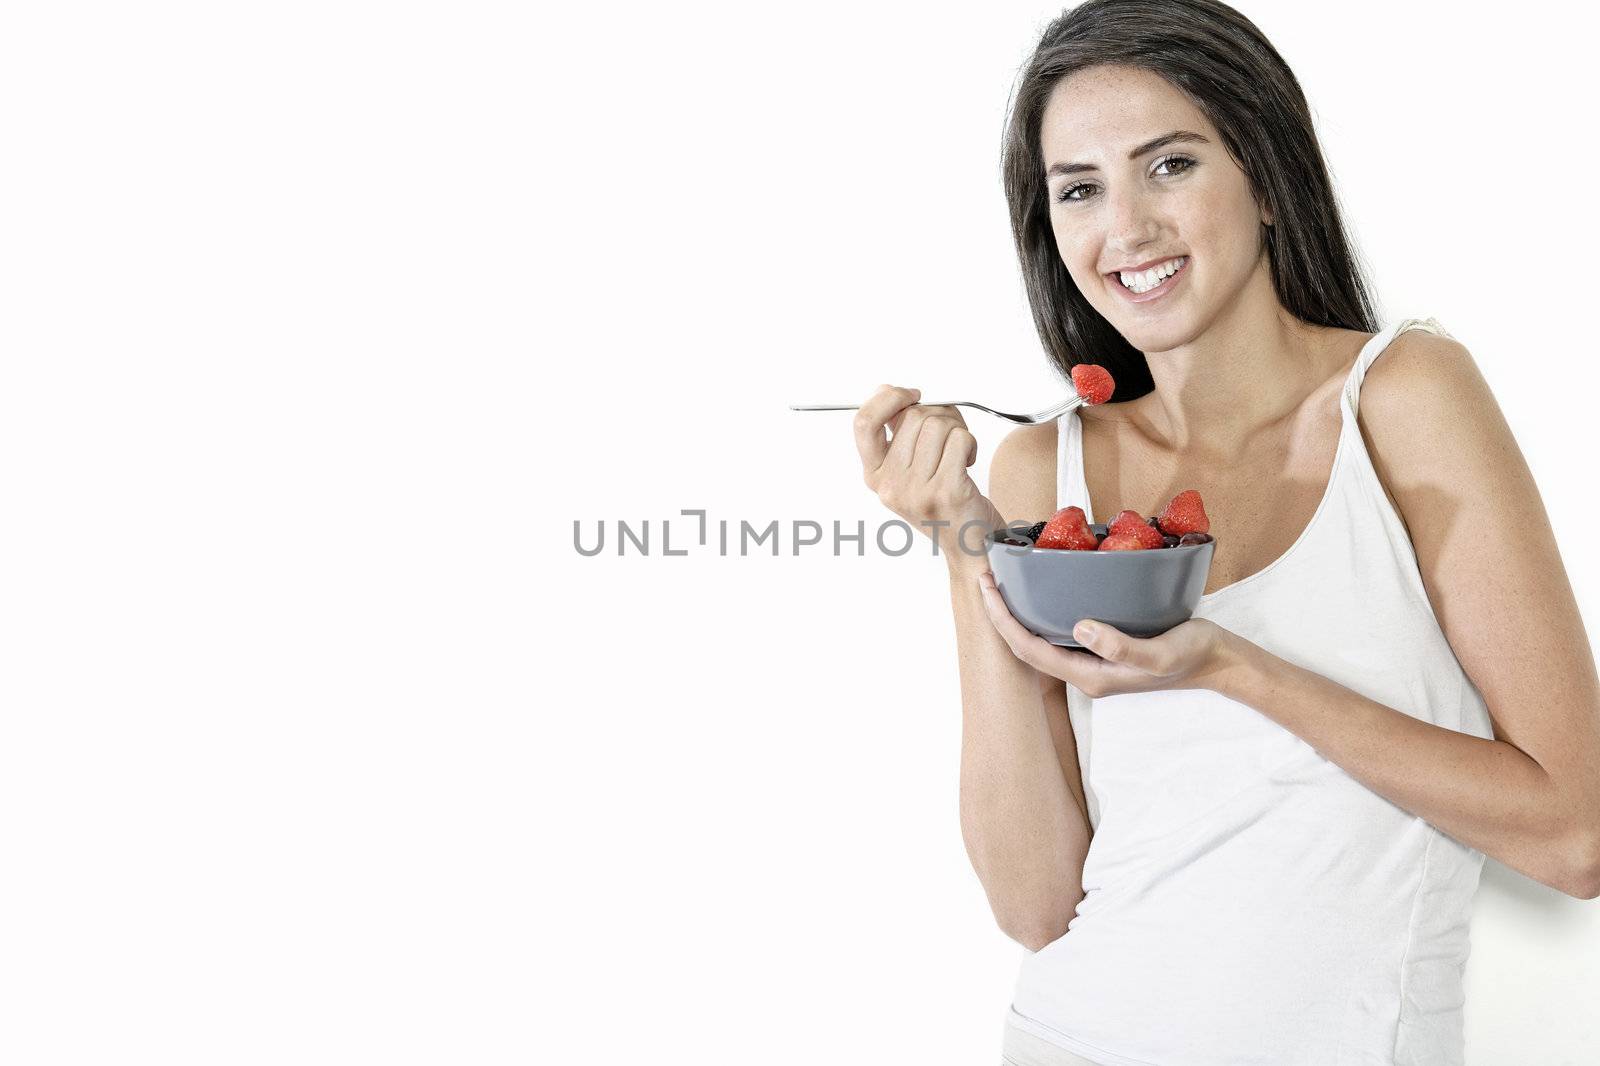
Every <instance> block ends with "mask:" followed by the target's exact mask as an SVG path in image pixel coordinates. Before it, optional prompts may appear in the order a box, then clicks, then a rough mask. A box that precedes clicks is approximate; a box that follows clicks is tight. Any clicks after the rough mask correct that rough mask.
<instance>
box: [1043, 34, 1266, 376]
mask: <svg viewBox="0 0 1600 1066" xmlns="http://www.w3.org/2000/svg"><path fill="white" fill-rule="evenodd" d="M1175 133H1176V134H1179V135H1180V136H1179V138H1177V139H1169V138H1168V135H1169V134H1175ZM1184 134H1189V135H1198V136H1183V135H1184ZM1200 138H1203V140H1201V139H1200ZM1158 141H1160V143H1157V142H1158ZM1040 146H1041V148H1042V149H1043V152H1044V165H1045V168H1046V175H1047V177H1046V182H1047V195H1048V197H1049V204H1050V225H1051V228H1052V229H1053V230H1054V231H1055V238H1056V248H1057V250H1058V251H1059V253H1060V255H1061V261H1062V262H1063V263H1065V264H1066V267H1067V270H1068V272H1070V273H1071V275H1072V280H1073V281H1075V282H1076V283H1077V285H1078V290H1079V291H1080V292H1082V293H1083V295H1084V297H1085V298H1086V299H1087V300H1088V301H1089V303H1090V305H1091V306H1093V307H1094V309H1095V310H1097V311H1099V312H1100V313H1101V314H1102V315H1103V316H1105V319H1106V321H1108V322H1110V323H1111V325H1112V326H1114V327H1115V328H1116V330H1117V331H1118V332H1119V333H1121V334H1122V336H1123V337H1124V338H1126V339H1127V341H1128V343H1130V344H1132V345H1133V346H1134V347H1135V348H1137V349H1139V350H1140V351H1143V352H1163V351H1168V350H1170V349H1172V348H1176V347H1177V346H1179V345H1181V344H1184V343H1186V342H1187V341H1189V340H1191V339H1192V338H1194V337H1196V336H1198V335H1200V334H1201V333H1203V332H1204V331H1205V329H1206V327H1207V326H1208V325H1209V324H1210V323H1211V322H1212V321H1213V320H1214V319H1216V318H1217V317H1218V315H1219V314H1220V313H1222V312H1223V311H1225V310H1227V309H1228V308H1229V307H1231V306H1232V305H1233V303H1234V301H1235V300H1236V299H1237V298H1238V296H1239V294H1240V293H1241V292H1243V291H1244V290H1245V289H1246V287H1247V286H1249V285H1251V284H1256V285H1265V286H1266V290H1265V291H1266V293H1267V294H1268V295H1269V296H1271V293H1272V288H1271V274H1270V269H1269V267H1268V265H1267V259H1266V256H1265V254H1264V248H1265V245H1264V243H1263V231H1262V228H1261V227H1262V223H1263V222H1265V221H1267V220H1268V219H1269V217H1270V216H1268V215H1266V214H1265V213H1264V212H1263V211H1262V210H1261V209H1260V208H1259V207H1258V206H1257V204H1256V202H1255V199H1254V197H1253V196H1252V194H1251V192H1250V183H1249V180H1248V179H1247V178H1246V177H1245V175H1244V172H1243V171H1242V170H1240V169H1239V167H1238V166H1237V165H1236V164H1235V163H1234V161H1233V159H1232V157H1231V156H1229V155H1228V151H1227V149H1226V148H1225V147H1224V146H1223V143H1222V138H1221V136H1219V135H1218V133H1217V131H1216V128H1215V127H1214V126H1212V124H1211V122H1210V120H1208V119H1207V118H1206V116H1205V113H1204V112H1203V111H1201V110H1200V109H1199V108H1197V107H1196V106H1195V105H1194V104H1193V103H1191V102H1190V100H1189V98H1188V97H1187V96H1185V95H1184V94H1183V93H1182V92H1180V91H1179V90H1178V89H1176V88H1174V87H1173V86H1172V85H1171V84H1170V83H1169V82H1167V81H1166V80H1165V79H1163V78H1161V77H1160V76H1159V75H1156V74H1152V73H1151V72H1149V71H1146V70H1140V69H1136V68H1131V67H1121V66H1099V67H1091V68H1088V69H1086V70H1081V71H1079V72H1077V73H1076V74H1073V75H1071V76H1070V77H1067V78H1064V79H1062V80H1061V81H1060V82H1058V83H1057V84H1056V86H1055V88H1054V90H1053V91H1052V92H1051V94H1050V98H1049V100H1048V101H1047V103H1046V106H1045V111H1044V118H1043V122H1042V124H1041V129H1040ZM1130 153H1137V154H1136V155H1134V156H1133V157H1131V158H1130ZM1173 259H1180V260H1181V267H1180V269H1179V270H1178V272H1177V273H1176V274H1173V275H1172V276H1171V277H1170V278H1168V279H1166V280H1165V281H1163V282H1161V284H1160V285H1159V287H1158V288H1156V289H1153V290H1151V291H1148V292H1144V293H1141V292H1139V291H1136V290H1139V289H1144V288H1145V287H1146V286H1147V285H1148V284H1149V282H1150V280H1151V278H1150V276H1149V275H1145V276H1143V277H1133V276H1129V277H1128V280H1129V281H1132V282H1133V284H1134V288H1133V289H1130V288H1129V287H1128V286H1127V285H1125V284H1124V282H1123V280H1122V278H1121V277H1120V276H1119V272H1120V271H1122V270H1125V269H1127V268H1130V267H1133V268H1139V269H1141V270H1149V269H1154V268H1156V267H1163V269H1165V270H1171V264H1170V262H1169V261H1171V260H1173ZM1156 280H1159V279H1156ZM1274 299H1275V298H1274Z"/></svg>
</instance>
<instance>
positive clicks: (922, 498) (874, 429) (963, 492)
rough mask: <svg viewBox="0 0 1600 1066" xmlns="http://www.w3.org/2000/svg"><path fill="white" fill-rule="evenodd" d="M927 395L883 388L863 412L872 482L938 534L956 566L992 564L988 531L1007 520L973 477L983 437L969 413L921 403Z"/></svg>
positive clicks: (860, 438) (860, 429)
mask: <svg viewBox="0 0 1600 1066" xmlns="http://www.w3.org/2000/svg"><path fill="white" fill-rule="evenodd" d="M921 398H922V393H921V391H919V390H917V389H902V388H896V387H895V386H893V385H880V386H879V387H878V390H877V391H876V392H874V393H873V394H872V395H871V396H869V397H868V398H867V400H866V402H864V403H863V404H862V405H861V409H860V410H859V411H857V412H856V417H855V435H856V450H857V451H859V452H860V453H861V466H862V472H863V473H864V475H865V477H866V482H867V487H868V488H869V489H871V490H872V491H873V492H876V493H877V494H878V499H880V500H882V501H883V504H884V506H885V507H887V508H889V510H891V511H893V512H894V513H895V514H897V515H899V516H900V517H901V518H903V519H905V520H906V521H907V522H909V523H910V524H911V525H912V527H913V528H915V529H918V530H920V531H922V532H923V533H926V534H927V535H928V536H930V537H932V538H933V540H934V542H935V543H936V544H937V545H938V550H939V551H940V552H942V553H943V554H944V555H945V556H946V557H947V559H948V561H949V562H950V564H951V565H952V566H956V565H958V564H966V565H968V566H973V567H974V568H976V569H987V568H988V556H987V553H986V552H985V551H984V545H983V537H984V534H986V533H988V532H989V531H990V530H992V529H998V528H1000V527H1001V526H1003V525H1005V519H1004V518H1002V517H1001V516H1000V512H999V511H997V510H995V507H994V504H992V503H990V502H989V500H988V498H987V497H985V496H984V495H983V493H981V492H979V491H978V486H977V485H976V484H975V483H974V482H973V480H972V478H971V477H969V476H968V475H967V467H969V466H971V465H972V464H973V463H974V462H975V461H976V460H977V458H978V441H977V438H976V437H974V436H973V435H972V432H971V430H969V429H967V423H966V420H965V419H963V418H962V417H961V412H959V411H958V410H956V409H955V408H954V407H920V406H916V404H917V401H918V400H920V399H921ZM885 427H887V428H888V430H889V431H890V432H891V433H892V434H893V439H892V441H891V440H890V439H888V438H887V437H886V436H885V434H884V429H885Z"/></svg>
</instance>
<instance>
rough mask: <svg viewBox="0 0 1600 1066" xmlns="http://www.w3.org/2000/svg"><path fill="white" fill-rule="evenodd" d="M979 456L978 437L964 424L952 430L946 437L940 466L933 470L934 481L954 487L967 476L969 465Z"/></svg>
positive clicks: (937, 483) (940, 457)
mask: <svg viewBox="0 0 1600 1066" xmlns="http://www.w3.org/2000/svg"><path fill="white" fill-rule="evenodd" d="M977 457H978V438H976V437H974V436H973V435H972V431H971V430H968V429H966V428H964V427H962V426H956V427H954V428H952V429H951V430H950V434H949V436H947V437H945V439H944V451H943V453H941V454H940V456H939V466H938V467H937V468H936V469H935V470H934V472H933V482H934V484H936V485H943V486H945V487H947V488H950V489H954V488H955V487H956V486H957V485H959V484H961V480H962V479H963V478H965V477H966V476H967V467H969V466H971V465H972V461H973V460H974V459H976V458H977Z"/></svg>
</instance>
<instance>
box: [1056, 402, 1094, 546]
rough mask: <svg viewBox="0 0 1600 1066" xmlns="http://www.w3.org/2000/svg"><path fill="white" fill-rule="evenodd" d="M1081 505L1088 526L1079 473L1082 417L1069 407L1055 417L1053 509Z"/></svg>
mask: <svg viewBox="0 0 1600 1066" xmlns="http://www.w3.org/2000/svg"><path fill="white" fill-rule="evenodd" d="M1063 507H1082V508H1083V513H1084V514H1085V515H1086V516H1088V520H1089V522H1090V524H1091V525H1092V524H1093V523H1094V513H1093V512H1092V511H1091V510H1090V509H1089V486H1088V484H1087V482H1086V480H1085V478H1084V476H1083V420H1082V419H1081V418H1080V417H1078V410H1077V408H1073V409H1072V410H1071V411H1068V412H1067V413H1066V414H1064V415H1062V416H1061V417H1060V418H1058V419H1056V509H1057V510H1060V509H1061V508H1063Z"/></svg>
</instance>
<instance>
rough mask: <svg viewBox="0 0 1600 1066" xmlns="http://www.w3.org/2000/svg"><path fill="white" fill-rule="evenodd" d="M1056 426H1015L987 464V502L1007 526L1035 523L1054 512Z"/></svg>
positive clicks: (1054, 424)
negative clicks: (1003, 519) (993, 507)
mask: <svg viewBox="0 0 1600 1066" xmlns="http://www.w3.org/2000/svg"><path fill="white" fill-rule="evenodd" d="M1056 425H1057V423H1055V422H1046V423H1044V424H1042V425H1037V426H1018V427H1017V428H1016V429H1013V430H1012V431H1011V432H1010V433H1007V434H1006V436H1005V438H1004V439H1002V440H1001V441H1000V445H999V446H998V447H997V448H995V450H994V458H992V459H990V460H989V501H990V502H991V503H993V504H994V505H995V507H996V508H997V509H998V510H999V511H1000V513H1001V515H1003V516H1004V517H1005V519H1006V521H1007V522H1023V521H1027V522H1036V521H1038V520H1039V519H1041V518H1049V517H1050V515H1051V514H1053V513H1054V512H1055V509H1056Z"/></svg>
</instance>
